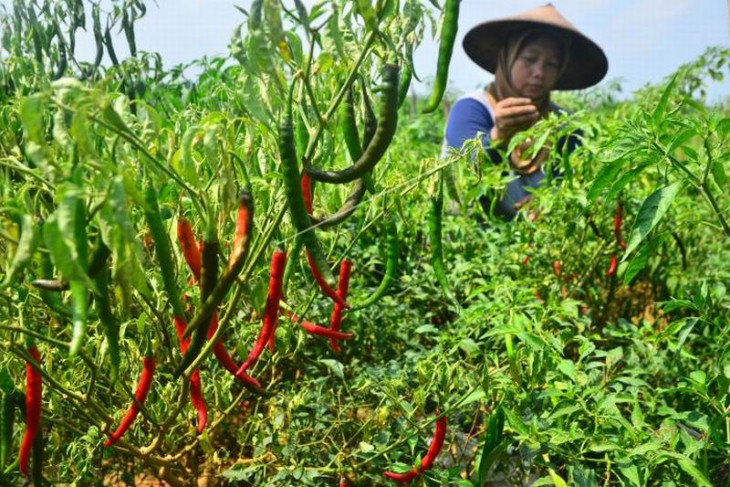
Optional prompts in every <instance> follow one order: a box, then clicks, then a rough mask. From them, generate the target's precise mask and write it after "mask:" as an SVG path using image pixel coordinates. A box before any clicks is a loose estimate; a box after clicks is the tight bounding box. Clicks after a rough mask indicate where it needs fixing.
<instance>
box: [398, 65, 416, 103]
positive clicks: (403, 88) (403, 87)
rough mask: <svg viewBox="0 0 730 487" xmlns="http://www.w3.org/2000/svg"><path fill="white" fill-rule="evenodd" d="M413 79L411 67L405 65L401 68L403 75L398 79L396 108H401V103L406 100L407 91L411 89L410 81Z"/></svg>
mask: <svg viewBox="0 0 730 487" xmlns="http://www.w3.org/2000/svg"><path fill="white" fill-rule="evenodd" d="M412 78H413V70H411V66H410V65H409V64H408V63H406V65H405V67H404V68H403V75H402V76H401V78H400V86H399V87H398V108H400V107H402V106H403V103H404V102H405V101H406V100H407V99H408V90H409V89H410V88H411V79H412Z"/></svg>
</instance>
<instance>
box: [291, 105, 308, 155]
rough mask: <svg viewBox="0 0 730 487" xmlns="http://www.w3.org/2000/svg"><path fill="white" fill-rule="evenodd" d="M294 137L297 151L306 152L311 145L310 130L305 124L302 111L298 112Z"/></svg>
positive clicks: (299, 152)
mask: <svg viewBox="0 0 730 487" xmlns="http://www.w3.org/2000/svg"><path fill="white" fill-rule="evenodd" d="M294 137H295V141H296V147H297V153H298V154H304V152H306V150H307V145H309V130H307V126H306V125H305V124H304V117H303V116H302V114H301V113H297V123H296V125H295V127H294Z"/></svg>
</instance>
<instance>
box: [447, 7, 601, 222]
mask: <svg viewBox="0 0 730 487" xmlns="http://www.w3.org/2000/svg"><path fill="white" fill-rule="evenodd" d="M464 50H465V51H466V53H467V55H468V56H469V57H470V58H471V59H472V60H473V61H474V62H475V63H477V64H478V65H479V66H481V67H483V68H484V69H486V70H487V71H489V72H490V73H494V81H493V82H492V83H491V84H489V85H488V86H487V87H486V89H485V90H480V91H477V92H473V93H470V94H468V95H466V96H464V97H462V98H461V99H459V100H458V101H457V102H456V103H455V104H454V106H453V108H452V110H451V112H450V113H449V120H448V122H447V125H446V134H445V138H444V152H445V153H447V152H449V151H450V150H451V149H452V148H455V149H460V148H461V146H462V144H463V143H464V141H466V140H470V139H473V138H474V137H476V135H477V133H482V134H483V135H482V145H483V146H484V147H485V148H486V150H487V153H488V154H489V156H490V157H491V159H492V160H493V161H494V162H500V156H499V153H498V152H497V151H495V150H493V149H491V148H490V145H491V143H492V141H499V142H500V145H501V146H503V147H506V146H507V144H508V143H509V141H510V139H511V138H512V137H513V136H514V135H515V134H516V133H518V132H520V131H523V130H526V129H528V128H529V127H531V126H532V125H534V124H535V123H536V122H537V121H538V120H540V119H541V118H545V117H547V116H548V115H549V114H550V113H559V112H560V111H561V110H560V108H559V107H558V106H557V105H555V104H554V103H551V102H550V91H551V90H554V89H555V90H570V89H580V88H587V87H589V86H592V85H594V84H596V83H598V82H599V81H600V80H601V79H602V78H603V77H604V76H605V74H606V71H607V70H608V61H607V59H606V56H605V54H604V53H603V50H602V49H601V48H600V47H598V45H596V44H595V43H594V42H593V41H591V40H590V39H588V38H587V37H585V36H584V35H583V34H581V33H580V32H578V30H577V29H576V28H575V27H573V25H572V24H570V22H568V21H567V20H566V19H565V18H564V17H563V16H562V15H560V13H559V12H558V11H557V10H556V9H555V8H554V7H553V6H552V5H550V4H548V5H546V6H544V7H540V8H537V9H534V10H530V11H528V12H525V13H523V14H520V15H516V16H514V17H509V18H505V19H500V20H494V21H489V22H485V23H482V24H479V25H477V26H476V27H474V28H472V29H471V30H470V31H469V32H468V33H467V34H466V36H465V37H464ZM564 142H567V143H564ZM577 143H578V139H577V137H570V139H569V140H568V141H559V144H560V145H559V147H561V148H563V149H564V150H568V151H572V150H573V149H574V148H575V146H576V145H577ZM528 147H529V144H527V143H526V144H522V145H520V146H519V147H517V148H516V149H515V150H514V151H512V153H511V154H509V155H508V157H509V164H510V168H511V174H512V175H514V176H516V179H515V180H513V181H511V182H510V183H508V185H507V189H506V192H505V194H504V196H503V197H502V199H501V200H499V201H498V202H497V203H496V205H495V208H494V212H495V214H497V215H499V216H501V217H503V218H505V219H507V220H511V219H512V218H514V216H515V215H516V214H517V211H518V210H519V208H520V207H522V206H523V205H524V204H525V203H526V202H527V201H529V199H530V197H531V196H530V192H529V188H536V187H537V186H538V185H539V184H540V181H541V180H542V179H543V178H544V177H545V173H544V172H543V169H542V164H543V163H544V162H545V159H546V158H547V156H548V154H549V150H548V149H545V148H543V149H542V150H541V151H540V152H539V153H538V154H537V155H536V156H535V157H533V158H530V159H526V158H523V157H522V155H523V153H524V152H525V150H526V149H527V148H528ZM481 203H482V206H483V207H484V209H485V211H486V212H489V207H491V202H490V201H488V199H487V198H482V201H481Z"/></svg>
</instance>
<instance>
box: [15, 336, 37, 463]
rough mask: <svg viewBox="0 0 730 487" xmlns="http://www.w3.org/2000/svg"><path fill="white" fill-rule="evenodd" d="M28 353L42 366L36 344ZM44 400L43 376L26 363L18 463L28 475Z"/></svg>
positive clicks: (29, 348)
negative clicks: (23, 424)
mask: <svg viewBox="0 0 730 487" xmlns="http://www.w3.org/2000/svg"><path fill="white" fill-rule="evenodd" d="M28 354H29V355H30V356H31V357H33V360H34V361H35V363H36V365H37V366H38V367H40V364H41V354H40V353H39V352H38V348H37V347H36V346H35V345H31V346H30V347H28ZM42 400H43V376H42V375H41V373H40V372H39V371H38V370H37V369H36V368H35V367H34V366H33V365H32V364H31V363H30V362H26V364H25V434H24V435H23V442H22V443H21V445H20V456H19V460H18V465H19V466H20V473H22V474H23V475H25V476H26V477H27V476H28V458H29V457H30V452H31V450H32V449H33V440H34V439H35V436H36V433H38V428H39V427H40V424H41V410H42V408H41V403H42Z"/></svg>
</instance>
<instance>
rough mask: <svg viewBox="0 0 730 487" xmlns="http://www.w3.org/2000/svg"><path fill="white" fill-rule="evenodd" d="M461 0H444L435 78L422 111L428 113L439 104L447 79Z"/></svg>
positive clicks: (457, 26) (457, 28)
mask: <svg viewBox="0 0 730 487" xmlns="http://www.w3.org/2000/svg"><path fill="white" fill-rule="evenodd" d="M460 3H461V0H446V3H445V5H444V19H443V23H442V24H441V43H440V44H439V57H438V61H437V63H436V79H435V80H434V82H433V91H432V92H431V98H429V100H428V104H427V105H426V108H424V109H423V113H430V112H432V111H434V110H436V108H438V106H439V105H440V104H441V99H442V98H443V96H444V91H446V83H447V82H448V80H449V64H450V63H451V53H452V52H453V51H454V41H456V33H457V31H458V30H459V4H460Z"/></svg>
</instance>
